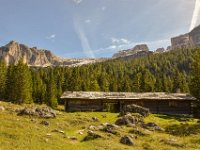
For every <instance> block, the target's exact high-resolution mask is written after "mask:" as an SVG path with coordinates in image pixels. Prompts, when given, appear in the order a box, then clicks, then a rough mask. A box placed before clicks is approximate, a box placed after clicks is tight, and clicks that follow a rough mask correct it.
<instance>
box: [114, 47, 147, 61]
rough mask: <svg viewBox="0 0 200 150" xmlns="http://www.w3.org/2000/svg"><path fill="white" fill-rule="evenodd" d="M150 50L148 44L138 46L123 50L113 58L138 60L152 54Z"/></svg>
mask: <svg viewBox="0 0 200 150" xmlns="http://www.w3.org/2000/svg"><path fill="white" fill-rule="evenodd" d="M150 53H151V52H150V51H149V48H148V46H147V45H146V44H141V45H136V46H135V47H134V48H132V49H128V50H122V51H119V52H117V53H115V54H114V55H113V56H112V58H114V59H115V58H137V57H142V56H146V55H148V54H150Z"/></svg>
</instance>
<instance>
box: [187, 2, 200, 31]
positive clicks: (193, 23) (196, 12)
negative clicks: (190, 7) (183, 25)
mask: <svg viewBox="0 0 200 150" xmlns="http://www.w3.org/2000/svg"><path fill="white" fill-rule="evenodd" d="M199 14H200V0H196V3H195V7H194V11H193V16H192V21H191V24H190V29H189V31H191V30H192V29H193V28H194V27H195V26H196V25H197V21H198V19H199V17H200V15H199Z"/></svg>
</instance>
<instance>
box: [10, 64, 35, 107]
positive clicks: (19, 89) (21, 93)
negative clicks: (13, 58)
mask: <svg viewBox="0 0 200 150" xmlns="http://www.w3.org/2000/svg"><path fill="white" fill-rule="evenodd" d="M7 85H8V87H7V94H8V95H9V96H8V99H9V100H11V101H13V102H15V103H32V101H33V99H32V77H31V72H30V70H29V68H28V66H27V65H26V64H24V63H23V61H22V60H20V61H19V62H18V64H17V65H16V66H12V65H11V66H10V67H9V71H8V80H7Z"/></svg>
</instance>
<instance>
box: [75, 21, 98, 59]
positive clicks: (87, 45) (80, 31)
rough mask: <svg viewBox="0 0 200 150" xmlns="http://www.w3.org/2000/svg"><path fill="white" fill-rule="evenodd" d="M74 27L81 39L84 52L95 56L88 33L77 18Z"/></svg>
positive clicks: (88, 55)
mask: <svg viewBox="0 0 200 150" xmlns="http://www.w3.org/2000/svg"><path fill="white" fill-rule="evenodd" d="M74 29H75V31H76V33H77V35H78V37H79V39H80V41H81V45H82V49H83V52H84V54H85V55H86V56H87V57H90V58H95V55H94V53H93V51H92V49H91V47H90V43H89V40H88V38H87V36H86V33H85V31H84V29H83V27H82V26H81V23H80V22H79V21H78V20H77V19H74Z"/></svg>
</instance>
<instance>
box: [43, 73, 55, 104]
mask: <svg viewBox="0 0 200 150" xmlns="http://www.w3.org/2000/svg"><path fill="white" fill-rule="evenodd" d="M46 94H47V95H46V96H47V104H48V105H49V106H50V107H52V108H56V107H57V105H58V101H57V94H56V83H55V81H54V76H53V71H52V70H51V71H50V75H49V79H48V83H47V93H46Z"/></svg>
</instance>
